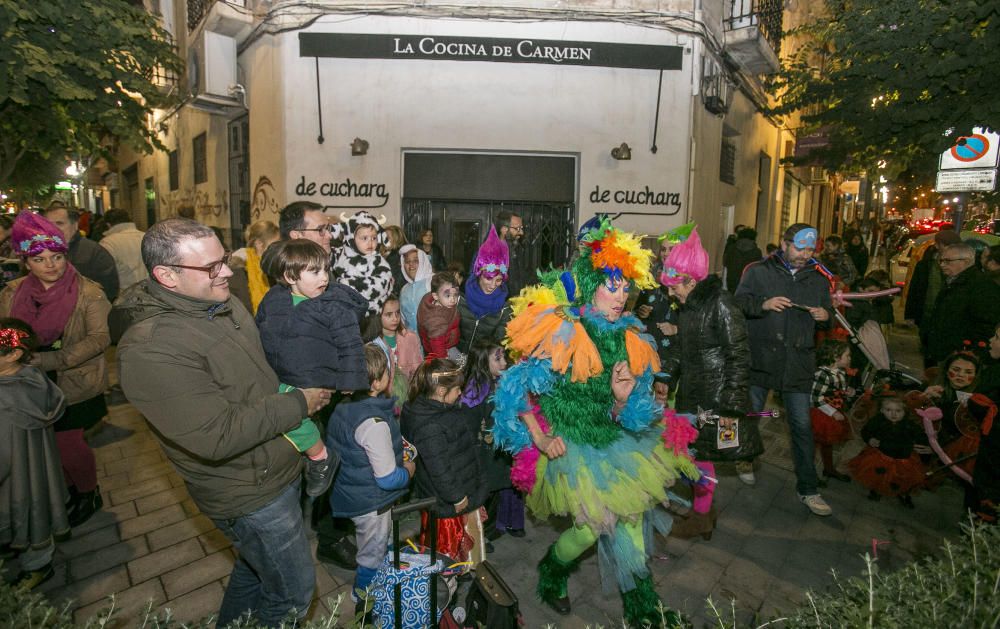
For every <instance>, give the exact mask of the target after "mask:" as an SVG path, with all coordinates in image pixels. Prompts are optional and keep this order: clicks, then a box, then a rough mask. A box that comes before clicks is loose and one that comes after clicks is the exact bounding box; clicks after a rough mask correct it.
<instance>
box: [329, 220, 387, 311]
mask: <svg viewBox="0 0 1000 629" xmlns="http://www.w3.org/2000/svg"><path fill="white" fill-rule="evenodd" d="M359 227H374V228H375V234H376V240H377V242H378V244H379V245H380V246H383V247H388V246H389V234H387V233H386V231H385V230H384V229H382V225H380V224H379V222H378V221H377V220H376V219H375V217H374V216H372V215H371V214H369V213H368V212H365V211H363V210H362V211H360V212H358V213H357V214H355V215H354V216H352V217H350V218H349V219H347V220H346V221H341V222H340V223H337V224H336V225H333V227H332V229H331V232H332V234H333V237H332V238H331V239H330V248H331V250H332V251H333V267H332V271H333V277H334V279H336V280H337V281H338V282H340V283H341V284H346V285H347V286H350V287H351V288H353V289H354V290H356V291H358V292H359V293H361V296H362V297H364V298H365V300H366V301H367V302H368V311H367V314H380V313H381V312H382V304H384V303H385V300H386V299H388V297H389V294H390V293H391V292H392V268H391V267H390V266H389V261H388V260H386V259H385V257H384V256H382V254H380V253H379V251H378V249H376V250H375V252H374V253H370V254H368V255H363V254H362V253H361V252H360V251H358V248H357V245H355V244H354V234H355V233H356V232H357V230H358V228H359Z"/></svg>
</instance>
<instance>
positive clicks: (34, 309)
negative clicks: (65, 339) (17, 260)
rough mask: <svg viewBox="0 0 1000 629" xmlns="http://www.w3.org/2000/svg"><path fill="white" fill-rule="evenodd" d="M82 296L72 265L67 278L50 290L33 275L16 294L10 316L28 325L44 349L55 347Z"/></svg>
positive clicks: (67, 265)
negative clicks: (77, 300) (79, 297)
mask: <svg viewBox="0 0 1000 629" xmlns="http://www.w3.org/2000/svg"><path fill="white" fill-rule="evenodd" d="M79 293H80V283H79V282H78V281H77V276H76V269H74V268H73V265H72V264H70V263H69V262H67V263H66V272H65V273H63V276H62V277H61V278H59V280H58V281H56V283H55V284H53V285H52V286H50V287H49V288H48V289H47V290H46V288H45V287H44V286H43V285H42V282H41V280H39V279H38V278H37V277H35V276H34V275H31V274H29V275H28V276H27V277H25V278H24V281H22V282H21V285H20V286H18V287H17V292H15V293H14V303H13V305H12V306H11V309H10V316H12V317H17V318H18V319H22V320H24V321H25V322H26V323H28V324H29V325H30V326H31V328H32V329H33V330H34V331H35V334H37V335H38V341H39V344H40V345H43V346H44V345H51V344H52V343H53V342H55V341H56V340H57V339H58V338H59V337H60V336H62V333H63V329H64V328H65V327H66V322H67V321H69V316H70V315H71V314H72V313H73V309H74V308H76V299H77V296H78V295H79Z"/></svg>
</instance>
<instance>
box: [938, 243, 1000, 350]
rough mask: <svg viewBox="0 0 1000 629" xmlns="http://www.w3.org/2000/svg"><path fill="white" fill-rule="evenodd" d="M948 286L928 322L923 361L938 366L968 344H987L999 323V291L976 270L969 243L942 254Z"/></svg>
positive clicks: (950, 248) (941, 261)
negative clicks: (949, 355)
mask: <svg viewBox="0 0 1000 629" xmlns="http://www.w3.org/2000/svg"><path fill="white" fill-rule="evenodd" d="M938 264H940V266H941V272H942V273H943V274H944V278H945V283H944V286H942V287H941V290H940V292H938V294H937V298H936V299H935V300H934V310H933V312H932V313H931V316H930V319H929V320H928V321H927V322H926V327H927V349H926V352H925V353H924V359H925V361H927V362H928V363H930V364H932V365H936V364H938V363H940V362H941V361H943V360H944V359H945V358H947V357H948V354H950V353H951V352H953V351H955V350H959V349H962V347H963V343H964V342H965V341H969V342H971V343H972V344H973V345H975V344H976V343H978V342H979V341H986V340H987V339H989V338H990V337H991V336H992V335H993V329H994V327H995V326H996V324H997V321H1000V287H998V286H997V285H996V283H994V282H992V281H990V279H989V278H988V277H987V276H986V275H985V274H984V273H983V272H982V271H980V270H979V267H977V266H976V251H975V249H973V248H972V247H971V246H970V245H968V244H966V243H964V242H963V243H958V244H956V245H951V246H950V247H945V248H944V249H942V250H941V255H940V257H939V258H938Z"/></svg>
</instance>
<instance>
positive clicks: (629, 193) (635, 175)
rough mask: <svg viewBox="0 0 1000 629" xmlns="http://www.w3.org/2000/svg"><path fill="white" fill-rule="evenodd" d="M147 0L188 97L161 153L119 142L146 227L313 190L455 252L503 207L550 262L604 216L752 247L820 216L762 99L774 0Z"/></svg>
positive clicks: (305, 196)
mask: <svg viewBox="0 0 1000 629" xmlns="http://www.w3.org/2000/svg"><path fill="white" fill-rule="evenodd" d="M156 4H157V5H158V6H151V5H150V3H149V2H148V1H147V6H148V8H150V9H151V10H154V11H157V10H158V11H159V12H160V13H161V14H162V15H163V19H164V25H165V27H167V28H168V30H171V31H172V32H173V34H174V36H175V40H176V41H177V43H178V47H179V51H180V53H181V54H182V55H184V56H185V57H186V58H187V59H188V72H187V76H186V77H183V79H182V80H181V81H180V83H179V85H182V86H184V87H183V88H180V89H182V90H183V91H184V92H190V96H189V97H188V98H187V99H186V101H185V103H184V104H183V105H182V106H180V107H178V108H177V109H176V110H174V111H170V112H158V114H157V116H156V117H155V119H154V120H153V121H151V123H152V124H157V125H159V126H160V127H161V128H162V129H164V132H163V133H162V134H161V138H162V141H163V142H164V144H165V145H166V146H167V147H169V148H170V149H171V150H170V151H169V152H166V153H163V152H161V153H156V154H153V155H148V156H140V155H131V154H128V153H122V154H121V155H119V159H118V167H119V169H120V170H119V173H120V176H119V177H118V178H117V189H116V190H112V198H111V202H112V204H116V205H119V206H122V207H126V208H128V209H131V210H133V213H134V214H135V215H136V218H137V222H139V223H140V224H142V223H143V222H145V223H147V224H148V223H149V222H151V221H155V220H159V219H162V218H166V217H169V216H174V215H177V214H178V213H183V212H185V211H192V210H193V212H194V214H195V217H196V218H197V219H198V220H200V221H203V222H205V223H207V224H212V225H217V226H219V227H221V228H223V229H224V230H226V229H229V230H231V231H230V232H229V233H230V237H231V238H232V242H231V243H230V244H239V231H240V230H241V229H242V228H243V227H244V226H246V225H247V224H249V223H250V222H252V221H255V220H258V219H271V220H275V221H276V220H277V211H278V210H280V208H281V207H283V206H284V205H285V204H287V203H289V202H291V201H295V200H309V201H314V202H316V203H319V204H321V205H323V206H324V207H325V208H326V209H327V211H328V213H330V214H332V215H339V214H340V213H341V212H347V213H348V214H350V213H351V212H352V211H354V210H356V209H367V210H369V211H371V212H372V213H374V214H376V215H380V214H384V215H385V217H386V219H387V221H388V223H389V224H400V225H402V226H403V228H404V231H405V232H406V233H407V235H408V236H409V237H410V238H411V239H412V238H414V237H416V235H417V234H418V233H419V232H420V231H421V230H422V229H424V228H426V227H430V228H432V229H434V231H435V235H436V238H437V241H438V242H439V243H440V244H441V245H442V246H443V247H444V248H445V253H446V256H447V257H449V259H455V260H459V261H467V260H468V259H469V258H470V257H471V255H472V253H474V251H475V247H476V245H478V243H479V242H480V241H481V239H482V238H483V237H485V234H486V231H487V230H488V227H489V224H490V222H491V221H492V220H494V219H495V217H496V215H497V214H498V213H499V212H500V211H503V210H509V211H513V212H515V213H518V214H520V215H521V216H522V217H523V218H524V219H525V222H526V226H527V238H526V243H525V244H526V246H527V247H528V248H529V250H530V251H531V252H532V256H533V257H534V261H535V262H536V263H538V264H548V263H555V264H560V263H562V262H565V260H566V256H567V255H568V254H569V252H570V250H571V247H572V239H573V236H574V235H575V233H576V229H577V228H578V226H579V225H580V224H582V223H583V222H585V221H586V220H587V219H589V218H590V217H592V216H593V215H594V214H595V213H607V214H610V215H612V216H615V217H617V218H616V223H618V224H619V225H621V226H623V227H625V228H627V229H632V230H636V231H639V232H641V233H645V234H650V235H655V234H659V233H661V232H663V231H664V230H666V229H669V228H671V227H675V226H677V225H679V224H681V223H684V222H686V221H689V220H694V221H697V222H698V223H699V225H700V226H701V230H700V231H701V232H702V234H703V239H704V240H705V243H706V246H707V247H708V248H709V250H710V252H711V253H712V254H713V259H714V260H715V261H716V263H718V262H719V261H720V260H721V251H722V246H723V243H724V241H725V237H726V234H728V233H729V232H730V231H731V230H732V227H733V226H734V225H736V224H747V225H751V226H756V228H757V229H758V231H759V232H760V238H759V241H760V245H761V247H762V248H763V245H764V244H765V243H766V242H775V241H776V238H777V234H778V233H779V230H781V229H783V227H784V226H785V225H787V224H789V223H791V222H794V221H796V220H811V221H817V220H818V221H821V222H822V220H823V218H824V217H823V213H824V207H823V200H824V198H825V197H826V196H828V195H826V193H825V192H824V190H825V188H821V187H817V186H813V185H812V183H811V182H810V181H809V180H808V177H806V176H802V175H798V176H797V175H796V174H795V173H794V172H792V171H789V170H786V169H785V168H784V167H783V166H782V165H781V163H780V160H781V159H782V158H783V157H786V156H788V155H789V154H790V151H791V148H792V146H793V144H794V137H793V136H792V134H791V132H790V131H788V130H787V129H785V128H782V126H781V125H780V124H778V123H776V122H775V121H773V120H770V119H768V118H767V117H765V116H764V115H763V114H762V113H761V111H760V109H761V107H762V106H763V105H765V104H766V102H767V97H766V95H764V93H763V91H762V90H761V88H760V80H759V78H758V77H759V75H761V74H766V73H769V72H773V71H774V70H775V69H776V68H777V56H776V55H777V52H778V51H777V50H776V48H777V47H778V46H779V45H780V30H781V11H782V9H781V3H780V2H779V1H777V0H774V1H764V2H760V1H754V2H751V0H677V1H673V2H670V1H664V2H647V1H643V0H635V1H632V2H624V3H623V2H614V1H613V0H597V1H592V2H584V1H582V0H574V1H572V2H569V3H566V2H529V3H524V4H515V3H512V2H503V1H498V2H492V3H466V2H455V3H448V4H445V3H437V2H433V1H431V2H423V3H419V4H413V5H406V6H400V5H388V4H381V3H377V2H360V3H358V2H355V3H351V4H345V3H341V2H311V3H308V4H303V3H298V2H266V1H258V2H254V1H253V0H246V2H244V3H240V2H235V3H234V2H228V3H224V2H221V1H220V2H211V1H207V2H206V1H205V0H189V1H188V2H182V1H181V0H159V2H158V3H156ZM766 11H770V13H769V14H768V13H766ZM775 20H777V22H776V23H777V26H776V30H775ZM786 126H787V125H786ZM143 219H145V221H143ZM826 220H829V219H828V218H827V219H826Z"/></svg>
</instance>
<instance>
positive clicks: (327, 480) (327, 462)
mask: <svg viewBox="0 0 1000 629" xmlns="http://www.w3.org/2000/svg"><path fill="white" fill-rule="evenodd" d="M335 471H336V466H335V465H333V461H332V457H330V455H329V454H328V455H327V457H326V458H325V459H320V460H318V461H313V460H312V459H310V458H308V457H306V495H307V496H311V497H313V498H315V497H316V496H322V495H323V494H324V493H325V492H326V490H327V489H330V484H331V483H333V473H334V472H335Z"/></svg>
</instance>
